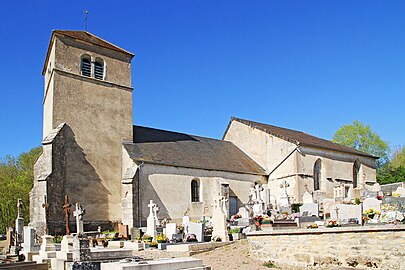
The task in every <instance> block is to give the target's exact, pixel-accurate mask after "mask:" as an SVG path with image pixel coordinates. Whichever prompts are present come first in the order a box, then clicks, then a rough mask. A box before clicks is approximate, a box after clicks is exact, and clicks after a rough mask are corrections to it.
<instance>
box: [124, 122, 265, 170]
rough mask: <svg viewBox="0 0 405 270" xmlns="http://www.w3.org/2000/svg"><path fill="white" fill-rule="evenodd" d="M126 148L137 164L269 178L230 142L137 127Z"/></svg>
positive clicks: (125, 143)
mask: <svg viewBox="0 0 405 270" xmlns="http://www.w3.org/2000/svg"><path fill="white" fill-rule="evenodd" d="M124 148H125V149H126V150H127V152H128V154H129V155H130V157H131V158H132V159H133V160H134V161H135V162H137V163H140V162H145V163H152V164H159V165H168V166H176V167H185V168H195V169H203V170H214V171H226V172H236V173H245V174H256V175H266V173H265V171H264V170H263V168H261V167H260V166H259V165H258V164H257V163H256V162H254V161H253V160H252V159H251V158H249V157H248V156H247V155H246V154H245V153H243V152H242V151H241V150H240V149H239V148H238V147H236V146H235V145H234V144H233V143H231V142H228V141H222V140H216V139H211V138H205V137H200V136H194V135H188V134H184V133H177V132H172V131H166V130H159V129H154V128H148V127H141V126H134V141H133V142H124Z"/></svg>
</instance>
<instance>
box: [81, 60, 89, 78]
mask: <svg viewBox="0 0 405 270" xmlns="http://www.w3.org/2000/svg"><path fill="white" fill-rule="evenodd" d="M80 69H81V72H82V75H83V76H87V77H90V76H91V61H90V58H88V57H87V56H84V57H82V61H81V64H80Z"/></svg>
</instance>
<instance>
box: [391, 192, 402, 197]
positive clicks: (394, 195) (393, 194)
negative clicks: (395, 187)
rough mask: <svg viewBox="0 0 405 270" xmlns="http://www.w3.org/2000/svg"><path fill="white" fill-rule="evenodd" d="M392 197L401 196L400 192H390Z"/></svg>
mask: <svg viewBox="0 0 405 270" xmlns="http://www.w3.org/2000/svg"><path fill="white" fill-rule="evenodd" d="M392 197H401V194H399V193H392Z"/></svg>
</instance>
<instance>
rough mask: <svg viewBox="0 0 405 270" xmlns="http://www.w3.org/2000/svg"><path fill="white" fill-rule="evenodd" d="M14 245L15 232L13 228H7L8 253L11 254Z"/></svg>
mask: <svg viewBox="0 0 405 270" xmlns="http://www.w3.org/2000/svg"><path fill="white" fill-rule="evenodd" d="M13 243H14V230H13V228H12V227H7V228H6V247H5V248H6V250H5V251H6V253H8V252H9V250H10V248H11V246H12V245H13Z"/></svg>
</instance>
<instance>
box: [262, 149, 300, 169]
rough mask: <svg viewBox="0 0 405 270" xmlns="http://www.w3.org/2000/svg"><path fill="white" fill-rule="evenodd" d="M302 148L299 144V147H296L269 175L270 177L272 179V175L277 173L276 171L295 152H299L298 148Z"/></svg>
mask: <svg viewBox="0 0 405 270" xmlns="http://www.w3.org/2000/svg"><path fill="white" fill-rule="evenodd" d="M299 147H300V144H297V147H295V148H294V149H293V150H292V151H291V152H290V153H289V154H288V155H287V156H286V157H285V158H284V159H283V160H282V161H281V162H280V163H279V164H278V165H277V166H276V167H275V168H274V169H273V170H272V171H271V172H270V173H269V174H268V177H270V175H271V174H272V173H274V172H275V170H277V169H278V168H279V167H280V166H281V165H282V164H283V163H284V162H285V161H286V160H287V159H288V158H289V157H290V156H291V155H292V154H293V153H294V152H295V151H297V150H298V148H299Z"/></svg>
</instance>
